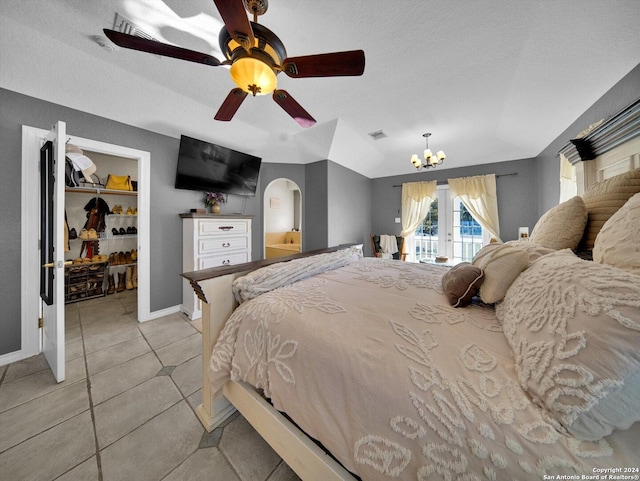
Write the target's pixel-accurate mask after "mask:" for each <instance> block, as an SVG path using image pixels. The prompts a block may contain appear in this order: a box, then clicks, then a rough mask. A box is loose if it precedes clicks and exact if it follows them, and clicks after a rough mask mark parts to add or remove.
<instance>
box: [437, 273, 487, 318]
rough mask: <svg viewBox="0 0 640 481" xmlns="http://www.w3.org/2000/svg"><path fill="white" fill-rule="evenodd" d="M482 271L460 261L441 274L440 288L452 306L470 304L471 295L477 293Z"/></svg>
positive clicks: (482, 274) (482, 275)
mask: <svg viewBox="0 0 640 481" xmlns="http://www.w3.org/2000/svg"><path fill="white" fill-rule="evenodd" d="M483 278H484V273H483V272H482V269H480V268H479V267H476V266H474V265H473V264H470V263H469V262H461V263H460V264H457V265H455V266H453V267H452V268H451V269H449V270H448V271H447V272H446V274H445V275H444V276H442V289H444V294H445V295H446V296H447V299H448V300H449V304H451V305H452V306H453V307H464V306H468V305H469V304H471V299H472V298H473V296H475V295H477V294H478V291H479V290H480V285H481V284H482V280H483Z"/></svg>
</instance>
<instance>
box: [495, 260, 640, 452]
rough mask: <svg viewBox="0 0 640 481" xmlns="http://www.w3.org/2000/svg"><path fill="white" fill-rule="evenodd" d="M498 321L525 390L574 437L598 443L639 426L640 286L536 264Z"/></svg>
mask: <svg viewBox="0 0 640 481" xmlns="http://www.w3.org/2000/svg"><path fill="white" fill-rule="evenodd" d="M496 315H497V317H498V319H499V320H500V321H501V322H502V327H503V331H504V334H505V337H506V338H507V341H508V342H509V344H510V345H511V348H512V349H513V354H514V360H515V368H516V372H517V374H518V379H519V381H520V384H521V385H522V387H523V388H524V389H525V390H526V391H527V392H528V393H529V394H530V396H531V397H532V399H533V400H534V402H536V403H537V404H539V405H540V406H542V407H543V408H545V409H546V410H547V412H548V413H550V415H551V416H552V418H555V420H557V421H558V422H559V423H560V424H561V425H563V426H564V427H565V428H566V429H567V430H568V431H569V432H570V433H571V434H573V435H574V436H575V437H576V438H578V439H582V440H590V441H593V440H597V439H601V438H602V437H604V436H607V435H609V434H611V432H612V431H613V430H614V429H621V430H623V429H627V428H628V427H629V426H631V424H633V423H634V422H637V421H640V349H638V346H639V345H640V283H639V282H638V277H637V276H636V275H635V274H631V273H629V272H626V271H623V270H620V269H616V268H615V267H611V266H607V265H603V264H598V263H595V262H589V261H585V260H582V259H579V258H578V257H576V256H575V255H573V253H571V251H570V250H568V249H567V250H563V251H560V252H557V253H554V254H549V255H546V256H544V257H541V258H540V259H538V260H537V261H536V262H534V263H533V264H532V265H531V267H529V269H527V270H526V271H525V272H523V273H522V275H521V276H520V277H519V278H518V279H516V280H515V282H514V283H513V284H512V286H511V287H510V288H509V291H508V292H507V294H506V296H505V298H504V300H503V302H502V303H500V304H499V305H498V306H497V307H496Z"/></svg>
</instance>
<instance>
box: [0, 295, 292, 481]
mask: <svg viewBox="0 0 640 481" xmlns="http://www.w3.org/2000/svg"><path fill="white" fill-rule="evenodd" d="M135 296H136V292H135V291H125V292H123V293H117V294H114V295H111V296H107V297H104V298H99V299H92V300H90V301H85V302H79V303H76V304H69V305H67V306H66V309H65V311H66V316H65V317H66V358H67V363H66V371H67V372H66V380H65V381H64V382H62V383H60V384H57V383H56V382H55V379H54V378H53V375H52V374H51V372H50V371H49V368H48V366H47V363H46V361H45V360H44V358H43V356H42V355H39V356H35V357H32V358H29V359H25V360H22V361H19V362H16V363H14V364H10V365H8V366H0V478H1V479H3V480H7V481H26V480H42V481H48V480H59V481H127V480H131V481H134V480H135V481H156V480H157V481H160V480H163V481H184V480H189V481H200V480H207V481H267V480H268V481H296V480H298V479H299V478H298V477H297V476H296V475H295V473H293V471H291V469H289V467H288V466H287V465H286V464H285V463H284V462H283V461H282V460H281V459H280V457H279V456H278V455H277V454H276V453H275V452H274V451H273V450H272V449H271V448H270V447H269V445H267V444H266V443H265V442H264V441H263V440H262V438H261V437H260V436H259V435H258V434H257V433H256V432H255V431H254V430H253V428H252V427H251V426H250V425H249V424H248V423H247V422H246V421H245V420H244V418H242V416H239V415H236V416H235V417H233V418H232V419H231V420H230V421H228V423H227V424H226V425H225V426H224V427H223V428H218V429H216V430H215V431H213V432H212V433H207V432H206V431H205V430H204V428H203V427H202V425H201V424H200V422H199V421H198V419H197V417H196V415H195V414H194V409H195V407H196V406H197V405H198V404H199V403H200V402H201V393H200V390H201V383H202V378H201V363H202V353H201V342H200V341H201V339H200V333H199V332H198V331H197V330H196V329H195V328H194V327H193V325H192V323H191V322H189V321H188V320H187V319H186V318H185V317H184V316H182V315H181V314H172V315H169V316H166V317H163V318H160V319H156V320H153V321H149V322H145V323H142V324H140V323H138V322H137V321H136V320H135V317H136V316H135V312H136V307H135V306H136V297H135Z"/></svg>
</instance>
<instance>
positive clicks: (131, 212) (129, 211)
mask: <svg viewBox="0 0 640 481" xmlns="http://www.w3.org/2000/svg"><path fill="white" fill-rule="evenodd" d="M127 215H133V209H132V208H131V206H129V208H128V209H127Z"/></svg>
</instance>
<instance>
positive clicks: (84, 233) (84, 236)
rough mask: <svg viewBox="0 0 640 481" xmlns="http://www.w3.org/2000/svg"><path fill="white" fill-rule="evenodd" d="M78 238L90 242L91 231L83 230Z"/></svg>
mask: <svg viewBox="0 0 640 481" xmlns="http://www.w3.org/2000/svg"><path fill="white" fill-rule="evenodd" d="M78 238H79V239H82V240H89V231H88V230H87V229H82V230H81V231H80V235H79V236H78Z"/></svg>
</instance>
